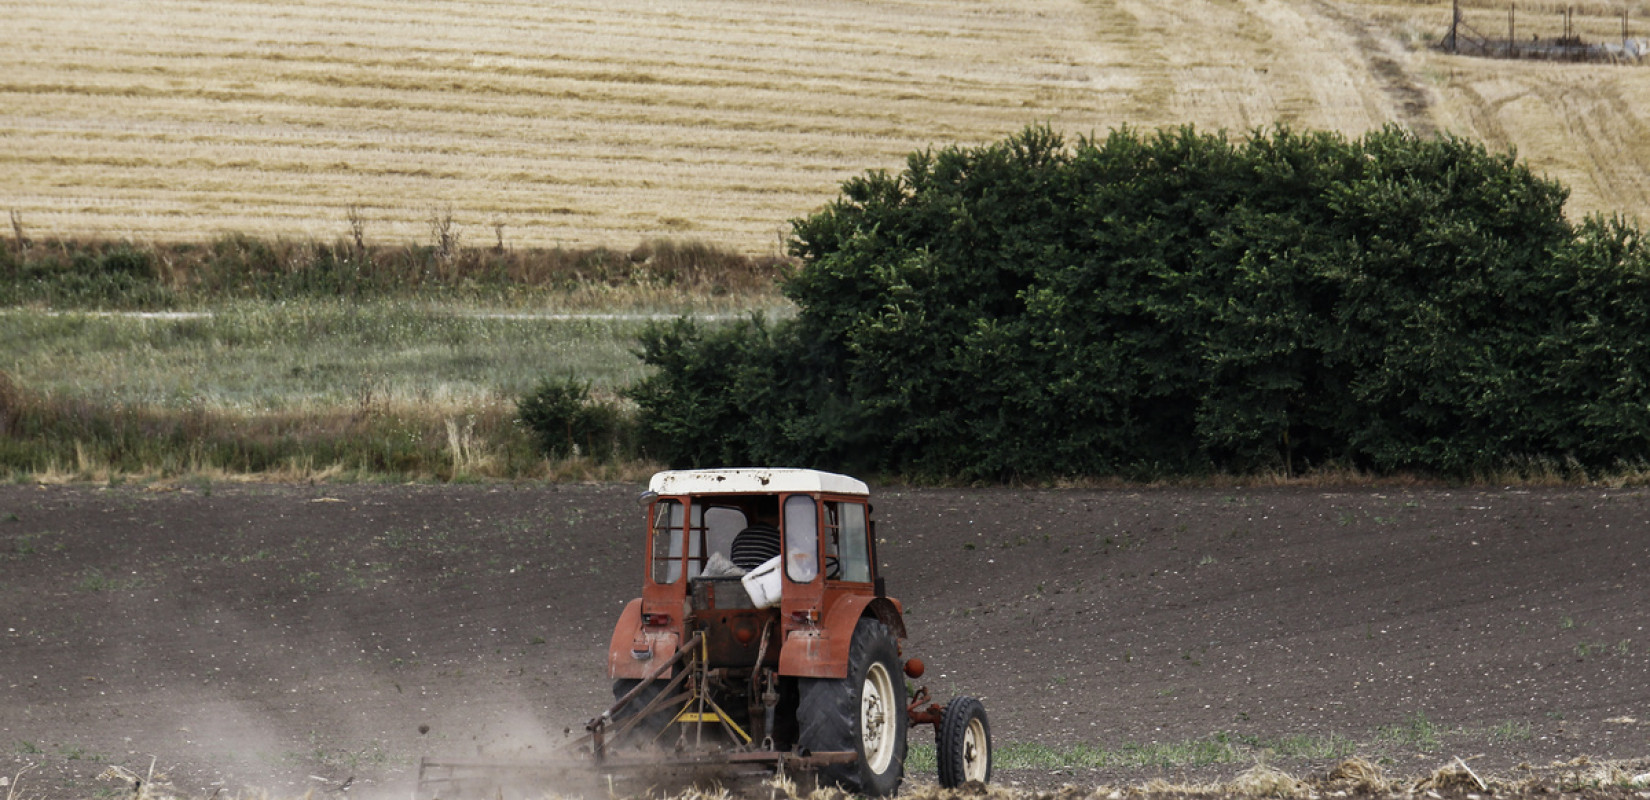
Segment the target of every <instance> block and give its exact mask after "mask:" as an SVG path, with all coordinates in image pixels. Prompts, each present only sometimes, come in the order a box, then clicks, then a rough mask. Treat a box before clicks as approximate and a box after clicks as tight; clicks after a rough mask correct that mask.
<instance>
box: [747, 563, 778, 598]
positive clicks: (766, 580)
mask: <svg viewBox="0 0 1650 800" xmlns="http://www.w3.org/2000/svg"><path fill="white" fill-rule="evenodd" d="M779 558H780V557H779V556H774V557H773V558H770V559H768V560H767V561H764V562H762V566H759V567H757V568H756V569H753V570H751V571H750V572H747V573H745V574H744V576H743V577H741V578H740V579H739V582H740V583H743V584H745V593H746V594H748V595H750V596H751V603H752V604H753V605H755V606H756V607H757V608H773V607H774V606H777V605H779Z"/></svg>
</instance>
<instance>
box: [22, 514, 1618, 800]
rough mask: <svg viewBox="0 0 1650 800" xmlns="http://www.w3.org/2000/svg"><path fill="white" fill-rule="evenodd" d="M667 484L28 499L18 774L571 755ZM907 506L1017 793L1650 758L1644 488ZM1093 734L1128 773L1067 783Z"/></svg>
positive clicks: (241, 776) (953, 645)
mask: <svg viewBox="0 0 1650 800" xmlns="http://www.w3.org/2000/svg"><path fill="white" fill-rule="evenodd" d="M639 489H640V487H638V486H359V485H356V486H301V487H300V486H223V485H212V486H207V485H205V484H201V485H194V486H190V487H188V488H183V489H175V490H160V491H157V490H152V489H146V488H138V487H116V488H96V487H35V486H7V487H0V637H4V638H3V639H0V690H3V694H0V698H3V699H0V771H3V772H4V773H5V775H6V776H7V777H11V776H13V775H14V774H15V773H17V772H18V771H19V770H23V769H25V768H27V769H28V770H29V771H28V772H27V773H26V774H24V775H23V777H22V779H21V781H20V782H19V783H18V784H17V785H14V786H12V787H9V788H10V789H12V790H16V791H20V792H21V796H22V797H25V798H42V799H46V800H49V799H51V798H60V797H61V798H68V797H88V796H94V795H99V794H102V795H115V794H118V793H120V792H121V791H123V787H122V785H121V784H120V783H119V782H118V781H110V782H99V781H98V780H96V777H97V776H98V775H99V774H100V773H103V772H104V771H105V770H106V769H108V768H109V767H110V766H111V765H118V766H120V767H123V768H125V769H127V770H129V771H131V772H133V773H136V774H138V775H140V776H141V775H144V774H146V773H147V772H148V771H149V769H150V764H151V761H153V764H154V770H155V771H156V772H157V773H161V774H163V775H164V776H165V777H166V779H167V780H169V781H170V782H171V783H172V784H173V785H175V786H176V787H177V789H178V790H179V791H182V792H186V793H190V794H195V795H200V796H205V795H208V794H211V793H212V792H213V791H214V790H220V789H221V791H222V792H224V793H226V794H227V795H232V794H240V793H244V792H245V791H246V787H249V786H251V787H257V788H258V789H261V790H267V791H268V792H269V793H270V794H271V795H272V796H277V797H281V796H295V795H299V794H303V793H304V792H306V791H309V790H311V789H314V790H317V791H318V792H324V791H336V790H338V789H339V788H340V787H341V786H342V785H343V784H344V782H345V781H346V780H347V781H349V787H350V793H351V794H357V795H359V794H369V795H373V794H379V793H381V792H380V790H382V791H384V792H388V791H392V790H393V791H395V792H397V793H400V792H402V791H404V790H405V789H406V786H407V781H408V779H409V774H410V772H411V770H413V769H415V765H416V763H417V759H418V757H419V756H420V755H421V754H430V755H443V756H472V755H476V754H478V753H479V754H482V755H493V756H502V755H529V756H536V755H537V754H540V753H544V752H546V751H547V750H549V749H551V748H553V747H555V746H557V745H558V743H561V742H563V741H565V739H564V734H563V732H564V731H566V730H572V731H575V732H577V731H580V730H581V729H582V726H583V723H584V721H585V720H586V719H588V718H589V717H590V716H592V715H593V714H595V713H597V712H598V711H599V710H600V709H601V708H603V707H604V706H605V705H606V703H607V701H608V699H609V697H610V695H609V684H608V681H607V679H606V677H605V672H604V664H605V661H604V658H605V649H606V645H607V639H608V635H609V632H610V631H611V625H612V623H613V620H614V618H615V617H616V616H617V614H618V612H619V610H620V608H621V606H622V604H623V603H624V602H625V601H626V600H627V599H629V598H630V597H632V596H634V595H635V594H636V592H637V588H638V584H639V581H640V577H641V565H640V561H639V558H640V541H639V530H640V527H639V523H640V512H639V510H638V508H637V506H636V504H635V502H634V498H635V495H636V493H637V492H638V491H639ZM875 501H876V510H877V511H876V513H877V517H878V519H879V535H880V536H881V538H882V540H883V542H884V543H883V544H882V546H881V550H880V554H881V556H882V558H883V560H884V561H885V566H884V568H883V569H884V573H885V575H887V576H888V584H889V590H890V593H891V594H893V595H895V596H897V597H900V598H902V599H903V600H904V601H905V603H906V612H907V620H908V625H909V628H910V631H911V638H910V639H909V640H908V642H907V645H906V652H907V653H908V654H913V655H919V656H921V657H923V658H924V659H925V660H926V661H927V663H928V670H929V671H928V674H927V676H925V678H924V681H923V682H925V683H927V684H928V685H929V686H930V687H931V688H932V689H933V690H934V692H935V694H936V695H937V696H938V697H940V698H942V699H943V698H945V697H948V696H950V695H951V694H953V693H968V694H974V695H978V696H980V697H982V698H983V699H984V700H985V705H986V708H987V709H988V711H989V713H990V717H991V722H992V726H993V734H994V738H995V739H996V742H997V744H998V746H999V748H1000V749H1001V752H1002V754H1003V757H1005V758H1006V757H1007V755H1008V751H1009V749H1011V748H1014V749H1016V750H1017V753H1018V755H1016V756H1015V757H1016V758H1018V759H1019V760H1020V762H1021V763H1022V764H1024V765H1025V766H1023V767H1022V768H1019V769H1009V770H1003V771H1001V772H1000V773H999V776H998V777H999V778H1000V779H1001V782H1002V783H1004V784H1005V785H1013V784H1014V783H1015V782H1018V783H1019V784H1020V785H1022V786H1025V787H1031V788H1050V787H1054V786H1058V785H1060V784H1063V783H1068V782H1074V783H1078V784H1084V785H1093V784H1113V785H1133V784H1139V783H1142V782H1145V781H1150V780H1152V779H1156V778H1162V779H1165V780H1169V781H1186V782H1202V781H1209V780H1224V779H1229V778H1231V777H1232V776H1233V775H1236V774H1237V773H1239V772H1241V771H1243V770H1244V769H1245V768H1247V767H1249V766H1251V765H1252V764H1253V763H1254V759H1255V758H1257V757H1263V758H1266V760H1267V763H1269V764H1271V765H1273V766H1276V767H1279V768H1282V769H1284V770H1287V771H1289V772H1291V773H1293V774H1296V775H1299V776H1303V777H1305V776H1309V775H1314V774H1325V773H1327V772H1328V770H1329V769H1330V768H1331V767H1332V766H1333V764H1334V762H1335V761H1337V760H1339V756H1340V755H1344V754H1345V753H1350V752H1355V753H1357V754H1359V755H1361V756H1363V757H1365V758H1369V759H1370V760H1372V761H1375V762H1376V763H1379V764H1381V765H1382V766H1383V767H1384V769H1385V771H1386V772H1387V773H1388V774H1389V775H1394V776H1405V775H1422V774H1426V773H1430V772H1431V771H1432V770H1434V769H1435V768H1438V767H1440V766H1443V765H1444V764H1446V763H1449V762H1450V761H1451V760H1452V759H1453V757H1454V756H1457V755H1459V756H1463V757H1467V758H1469V759H1472V760H1471V762H1470V763H1471V764H1472V766H1473V768H1474V769H1475V770H1477V771H1479V772H1480V773H1487V774H1495V775H1502V776H1510V777H1516V776H1517V775H1519V774H1521V768H1520V766H1519V765H1520V764H1528V765H1532V766H1534V767H1536V768H1538V769H1545V768H1547V767H1549V765H1551V764H1552V763H1553V762H1554V761H1567V760H1570V759H1573V758H1576V757H1578V756H1589V757H1591V758H1592V759H1594V760H1599V759H1630V758H1634V757H1640V756H1645V755H1650V633H1647V632H1646V630H1645V626H1646V625H1647V624H1650V621H1647V619H1646V617H1647V616H1650V611H1647V610H1650V581H1646V580H1645V579H1644V575H1645V573H1646V572H1647V570H1650V493H1646V492H1644V491H1634V490H1623V491H1610V490H1600V489H1561V490H1546V489H1538V490H1528V491H1524V490H1506V491H1480V490H1443V489H1438V490H1432V489H1428V490H1364V489H1358V490H1323V489H1300V488H1287V489H1258V490H1243V489H1226V490H1206V489H1197V490H1178V489H1162V490H1140V491H1089V490H1059V491H1010V490H978V491H976V490H907V489H889V490H886V491H878V492H877V493H876V498H875ZM424 726H428V728H427V731H428V732H427V733H420V731H421V730H425V728H424ZM913 741H914V742H923V741H928V738H927V734H926V733H925V732H921V731H918V732H916V733H914V734H913ZM1076 745H1088V746H1092V747H1093V748H1094V750H1095V752H1096V753H1100V754H1110V755H1108V756H1093V757H1090V758H1089V759H1088V760H1086V761H1084V760H1082V759H1075V758H1067V759H1066V761H1068V762H1072V764H1073V766H1070V767H1067V768H1063V769H1059V770H1056V769H1054V768H1051V767H1038V766H1037V765H1038V764H1044V763H1048V761H1049V754H1050V753H1059V752H1061V751H1063V750H1069V748H1071V747H1072V746H1076ZM1154 746H1155V749H1154ZM1209 752H1216V753H1220V752H1224V753H1227V754H1228V756H1227V757H1211V756H1208V755H1206V754H1207V753H1209ZM1152 753H1156V754H1157V755H1150V754H1152ZM1199 753H1204V754H1205V755H1198V754H1199ZM1231 753H1237V754H1238V757H1237V758H1235V759H1234V758H1231V757H1229V756H1230V754H1231ZM1068 755H1069V754H1068ZM1474 756H1477V757H1478V758H1472V757H1474ZM1039 759H1041V760H1039ZM1211 761H1212V762H1213V763H1208V762H1211ZM1641 763H1642V762H1641ZM1082 764H1097V765H1100V766H1099V767H1097V768H1090V767H1088V766H1082ZM1644 769H1650V767H1644ZM911 777H912V781H911V782H912V783H913V784H915V783H919V782H921V781H930V780H932V776H931V775H916V774H914V775H912V776H911ZM3 793H4V790H0V795H3ZM403 796H404V795H403Z"/></svg>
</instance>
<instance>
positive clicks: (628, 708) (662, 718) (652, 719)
mask: <svg viewBox="0 0 1650 800" xmlns="http://www.w3.org/2000/svg"><path fill="white" fill-rule="evenodd" d="M639 683H641V681H639V680H637V679H635V678H620V679H618V680H616V681H614V682H613V699H614V700H615V701H617V700H618V699H619V698H621V697H624V696H625V695H627V694H629V693H630V690H631V689H634V688H636V685H637V684H639ZM664 688H665V681H662V680H655V681H654V682H652V683H650V684H648V685H647V688H646V689H643V690H642V691H641V693H640V694H637V695H636V697H635V698H634V699H632V700H631V701H630V702H628V703H626V704H625V707H624V708H621V709H619V713H618V714H616V715H615V716H614V718H613V721H614V722H624V721H625V720H628V719H630V718H631V717H634V716H636V714H637V712H639V711H641V710H642V709H644V708H646V707H647V704H648V703H651V702H653V699H654V698H656V697H658V696H659V693H660V692H662V691H664ZM670 716H671V715H670V709H661V710H659V711H656V712H654V713H652V714H650V715H648V717H647V719H644V720H641V721H639V722H637V723H636V727H634V728H631V729H630V737H629V738H628V739H626V741H628V742H648V743H652V742H653V740H655V739H657V738H658V737H659V732H660V731H662V730H664V729H665V726H666V725H669V724H670Z"/></svg>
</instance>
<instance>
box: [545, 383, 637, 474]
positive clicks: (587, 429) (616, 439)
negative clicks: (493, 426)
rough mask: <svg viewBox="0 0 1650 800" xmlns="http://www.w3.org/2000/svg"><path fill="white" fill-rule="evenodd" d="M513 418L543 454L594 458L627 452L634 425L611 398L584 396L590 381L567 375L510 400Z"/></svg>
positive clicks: (632, 442)
mask: <svg viewBox="0 0 1650 800" xmlns="http://www.w3.org/2000/svg"><path fill="white" fill-rule="evenodd" d="M516 415H517V419H519V420H520V421H521V424H522V425H523V426H525V427H526V428H527V430H529V431H530V432H531V433H532V435H533V440H534V442H536V443H537V444H538V446H539V449H540V451H542V452H543V453H544V454H545V455H548V456H552V457H556V458H567V457H570V456H580V455H582V456H587V457H589V458H591V459H594V460H596V461H606V460H608V459H611V458H615V457H618V458H631V457H634V455H635V451H636V445H635V425H634V423H633V421H632V420H631V418H630V416H629V415H627V414H625V413H623V412H622V411H621V410H620V409H619V408H617V407H615V406H614V405H613V404H612V403H606V402H600V401H597V400H595V399H592V398H591V396H590V384H589V383H588V382H585V381H580V380H578V379H575V378H572V377H568V378H563V379H560V380H554V379H552V380H546V381H543V382H541V383H540V384H539V385H538V386H537V387H536V388H534V389H533V391H531V392H528V393H527V395H526V396H524V397H522V398H521V400H520V401H518V402H517V404H516Z"/></svg>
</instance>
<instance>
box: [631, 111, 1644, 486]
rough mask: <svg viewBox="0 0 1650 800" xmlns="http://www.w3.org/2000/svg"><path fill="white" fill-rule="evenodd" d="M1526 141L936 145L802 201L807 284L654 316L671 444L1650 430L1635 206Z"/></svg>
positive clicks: (986, 465)
mask: <svg viewBox="0 0 1650 800" xmlns="http://www.w3.org/2000/svg"><path fill="white" fill-rule="evenodd" d="M1565 197H1566V192H1565V190H1564V188H1563V187H1562V186H1560V185H1559V184H1557V183H1556V182H1553V181H1550V180H1547V179H1544V178H1541V177H1538V176H1536V175H1533V174H1532V173H1531V172H1530V171H1529V170H1528V169H1527V168H1526V167H1524V166H1522V165H1520V164H1518V163H1517V161H1516V159H1515V158H1514V157H1513V156H1512V155H1510V154H1492V153H1489V152H1487V151H1486V150H1485V149H1484V148H1483V147H1482V146H1481V145H1478V144H1475V143H1471V142H1468V141H1465V140H1462V139H1457V138H1450V137H1444V138H1438V139H1420V138H1417V137H1415V136H1413V135H1411V134H1409V133H1406V132H1404V131H1401V130H1398V129H1395V128H1389V129H1387V130H1383V131H1378V132H1373V133H1370V134H1368V135H1366V136H1364V137H1363V138H1361V139H1358V140H1347V139H1345V138H1343V137H1341V136H1338V135H1335V134H1329V133H1312V134H1297V133H1292V132H1290V131H1287V130H1282V129H1280V130H1276V131H1271V132H1257V133H1256V134H1254V135H1252V136H1251V137H1250V138H1249V139H1247V140H1245V141H1241V142H1233V141H1230V140H1228V139H1227V138H1226V137H1224V136H1215V135H1203V134H1198V133H1196V132H1194V131H1192V130H1191V129H1181V130H1176V131H1165V132H1160V133H1157V134H1153V135H1141V134H1138V133H1135V132H1133V131H1129V130H1121V131H1116V132H1113V133H1111V134H1109V135H1107V136H1106V137H1104V138H1101V139H1093V140H1090V139H1082V140H1079V141H1078V142H1077V143H1076V144H1075V145H1073V146H1068V145H1067V144H1066V143H1065V142H1064V141H1063V140H1062V138H1061V137H1059V136H1058V135H1056V134H1054V133H1052V132H1051V131H1049V130H1047V129H1040V128H1033V129H1029V130H1027V131H1025V132H1023V133H1021V134H1020V135H1017V136H1015V137H1012V138H1010V139H1008V140H1006V141H1004V142H1001V143H997V144H993V145H989V146H984V147H978V148H956V147H953V148H947V149H944V150H941V151H938V152H930V151H925V152H919V153H916V154H914V155H912V156H911V157H910V158H909V160H908V165H907V168H906V169H905V171H904V172H903V173H901V174H899V175H897V176H896V175H889V174H886V173H881V172H872V173H869V174H867V175H864V176H861V177H857V178H854V179H851V180H849V181H847V182H846V183H845V184H844V185H843V187H842V196H841V197H840V198H839V199H838V200H837V201H835V202H833V203H832V204H830V205H829V206H828V207H826V208H825V209H824V210H822V211H820V212H819V213H817V214H815V215H814V216H812V217H810V218H807V219H803V220H799V221H797V222H796V223H795V227H794V236H793V239H792V241H791V250H792V254H793V255H795V256H797V257H798V258H799V259H800V261H801V267H800V269H799V270H798V271H797V272H796V273H795V275H794V276H793V277H792V278H791V279H790V280H788V282H787V283H786V285H785V291H786V294H787V295H788V296H789V297H790V298H791V299H792V300H793V301H795V302H796V304H797V305H798V307H799V308H800V312H799V314H798V316H797V318H796V319H795V320H794V321H789V322H785V323H780V324H776V325H774V326H772V327H766V326H761V325H756V324H754V323H751V324H744V325H741V326H737V327H735V328H733V329H730V330H726V331H714V332H713V331H706V330H700V329H698V328H696V327H694V326H691V325H687V324H685V323H678V324H676V325H674V326H671V327H668V328H667V327H661V328H658V329H656V330H654V331H653V332H651V333H650V335H649V336H648V337H647V338H646V339H645V340H644V358H645V359H646V360H647V362H648V363H650V364H652V365H654V366H656V367H658V372H657V373H656V374H655V375H654V376H653V377H651V378H649V379H648V380H647V381H645V382H643V383H642V384H641V385H640V386H639V387H637V388H636V390H635V392H634V397H635V398H636V400H637V402H638V403H639V404H640V406H641V409H642V427H643V430H644V434H646V435H647V436H649V437H650V439H651V440H652V441H654V442H655V445H654V454H655V455H658V456H661V457H664V458H666V459H667V460H669V461H671V462H672V463H677V464H732V463H738V462H785V463H808V464H818V465H823V466H832V467H838V468H846V469H860V470H882V471H898V472H905V473H910V474H930V475H952V476H961V477H965V478H1002V477H1008V476H1031V475H1118V474H1121V475H1129V476H1137V477H1139V476H1150V475H1161V474H1171V473H1172V474H1184V473H1201V472H1207V471H1213V470H1226V471H1235V472H1249V471H1271V470H1291V471H1299V470H1301V469H1304V468H1310V467H1314V466H1320V465H1326V464H1339V465H1345V466H1352V467H1357V468H1364V469H1373V470H1376V471H1394V470H1420V471H1427V472H1437V473H1445V474H1469V473H1471V472H1474V471H1479V470H1486V469H1498V468H1500V467H1502V466H1504V465H1506V464H1508V463H1509V462H1510V461H1512V460H1514V459H1524V458H1531V457H1536V458H1550V459H1558V460H1560V461H1573V462H1575V463H1578V464H1581V465H1584V466H1589V467H1594V466H1597V467H1609V466H1610V465H1612V464H1615V463H1617V462H1619V461H1624V460H1640V459H1643V458H1645V457H1646V455H1647V454H1650V406H1647V404H1646V397H1647V396H1650V395H1647V389H1650V347H1647V345H1650V339H1647V333H1646V332H1647V331H1650V319H1646V316H1647V315H1650V269H1647V266H1646V265H1647V263H1650V262H1647V260H1646V254H1645V251H1644V248H1643V246H1642V244H1641V242H1640V238H1639V233H1638V231H1637V230H1635V229H1633V228H1631V227H1629V226H1626V225H1624V224H1622V223H1620V222H1618V221H1606V220H1600V219H1590V220H1587V221H1586V222H1584V223H1582V224H1580V225H1579V226H1574V225H1572V224H1571V223H1569V222H1567V221H1566V220H1565V218H1564V216H1563V214H1562V207H1563V203H1564V200H1565Z"/></svg>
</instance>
